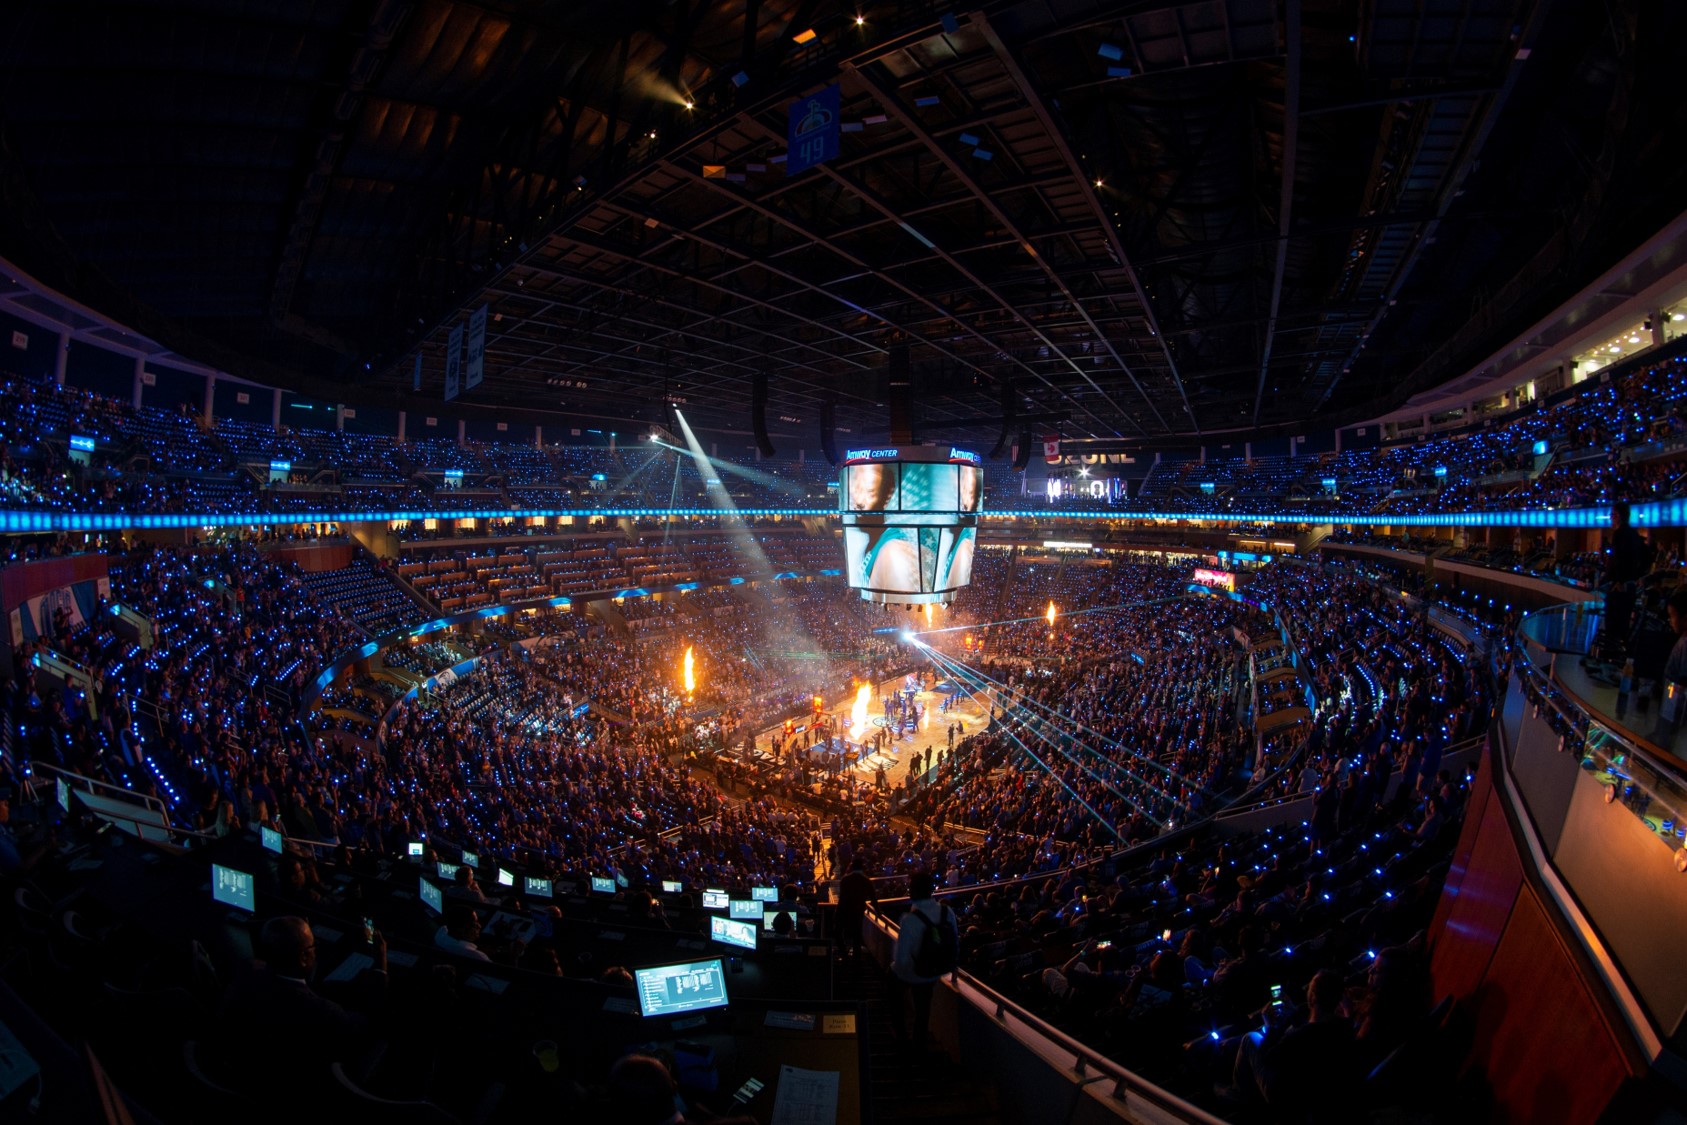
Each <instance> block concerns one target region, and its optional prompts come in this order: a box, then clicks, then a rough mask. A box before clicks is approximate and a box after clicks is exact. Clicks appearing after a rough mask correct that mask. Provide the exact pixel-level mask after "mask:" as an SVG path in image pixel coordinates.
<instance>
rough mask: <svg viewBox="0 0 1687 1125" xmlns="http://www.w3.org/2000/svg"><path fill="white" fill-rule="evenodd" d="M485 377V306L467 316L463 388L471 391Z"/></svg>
mask: <svg viewBox="0 0 1687 1125" xmlns="http://www.w3.org/2000/svg"><path fill="white" fill-rule="evenodd" d="M484 378H486V306H485V305H482V306H480V308H478V309H476V310H475V311H474V312H473V313H472V314H470V316H469V361H468V363H466V364H464V366H463V389H464V390H465V391H472V390H474V389H475V388H476V387H478V386H480V381H481V380H482V379H484Z"/></svg>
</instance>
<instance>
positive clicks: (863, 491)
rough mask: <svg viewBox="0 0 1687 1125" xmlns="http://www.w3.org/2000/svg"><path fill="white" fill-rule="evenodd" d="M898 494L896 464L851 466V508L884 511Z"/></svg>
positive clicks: (855, 510)
mask: <svg viewBox="0 0 1687 1125" xmlns="http://www.w3.org/2000/svg"><path fill="white" fill-rule="evenodd" d="M895 496H896V466H895V465H851V466H850V467H849V510H850V511H853V512H882V511H884V510H885V509H886V508H889V507H890V505H891V500H892V499H893V498H894V497H895Z"/></svg>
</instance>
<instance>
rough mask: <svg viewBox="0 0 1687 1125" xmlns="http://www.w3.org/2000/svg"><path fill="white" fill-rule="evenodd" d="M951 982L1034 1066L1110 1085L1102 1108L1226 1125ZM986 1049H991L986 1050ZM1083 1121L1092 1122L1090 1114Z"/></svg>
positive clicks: (965, 984)
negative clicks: (1024, 1052) (1014, 1041)
mask: <svg viewBox="0 0 1687 1125" xmlns="http://www.w3.org/2000/svg"><path fill="white" fill-rule="evenodd" d="M869 917H870V918H871V921H872V923H873V925H874V926H875V927H876V928H877V930H878V931H879V934H880V935H881V941H882V942H886V943H889V942H894V940H895V937H896V933H897V930H898V927H897V924H896V923H895V922H892V921H890V920H889V919H887V918H884V917H882V916H869ZM949 981H950V984H951V985H952V987H953V990H954V994H955V997H956V1001H957V1003H958V1004H965V1005H967V1006H968V1007H969V1008H971V1009H973V1010H974V1011H975V1012H976V1014H977V1015H978V1017H980V1018H981V1019H983V1020H986V1021H988V1022H989V1024H990V1025H991V1026H992V1027H993V1028H995V1029H997V1030H999V1031H1000V1032H1001V1033H1002V1034H1003V1035H1006V1036H1008V1037H1011V1038H1012V1039H1014V1040H1016V1041H1017V1042H1018V1044H1019V1045H1021V1046H1022V1047H1024V1048H1026V1049H1027V1050H1028V1053H1029V1056H1030V1059H1031V1060H1034V1062H1033V1065H1041V1066H1043V1067H1046V1068H1048V1069H1049V1070H1052V1071H1056V1072H1058V1073H1059V1074H1060V1075H1061V1076H1062V1077H1064V1078H1065V1079H1066V1080H1067V1081H1068V1082H1070V1083H1072V1084H1073V1085H1074V1086H1076V1087H1078V1088H1080V1089H1083V1088H1086V1087H1088V1086H1091V1085H1093V1084H1096V1083H1104V1082H1110V1083H1111V1084H1112V1086H1111V1089H1110V1090H1108V1092H1107V1094H1106V1096H1105V1098H1101V1099H1098V1100H1100V1101H1102V1103H1103V1104H1107V1103H1108V1102H1111V1103H1115V1104H1111V1105H1108V1108H1109V1109H1110V1110H1111V1111H1112V1112H1114V1113H1116V1114H1118V1115H1119V1116H1120V1117H1123V1118H1128V1119H1134V1120H1153V1121H1181V1122H1196V1123H1198V1125H1224V1119H1223V1118H1221V1117H1218V1116H1216V1115H1214V1114H1212V1113H1209V1112H1207V1111H1206V1110H1204V1109H1202V1108H1201V1107H1200V1106H1197V1105H1194V1104H1193V1103H1191V1102H1188V1101H1185V1100H1184V1099H1182V1098H1180V1097H1178V1096H1177V1095H1176V1094H1173V1093H1171V1092H1170V1091H1168V1090H1166V1089H1165V1088H1164V1087H1162V1086H1159V1085H1157V1084H1156V1083H1154V1082H1151V1081H1149V1080H1148V1079H1146V1078H1144V1077H1142V1075H1140V1074H1137V1073H1136V1072H1135V1071H1133V1070H1131V1069H1129V1068H1128V1067H1125V1066H1122V1065H1120V1064H1119V1063H1117V1062H1114V1061H1113V1060H1112V1059H1109V1058H1108V1057H1107V1056H1106V1055H1104V1054H1102V1053H1101V1052H1099V1051H1097V1050H1096V1049H1095V1048H1093V1047H1089V1046H1086V1045H1085V1044H1083V1043H1080V1042H1079V1041H1078V1040H1076V1039H1074V1038H1072V1037H1071V1036H1070V1035H1067V1034H1066V1033H1065V1032H1063V1031H1061V1030H1060V1029H1059V1028H1057V1027H1055V1026H1053V1025H1052V1024H1049V1023H1047V1022H1046V1021H1044V1020H1043V1019H1041V1018H1040V1017H1038V1016H1037V1015H1035V1014H1033V1013H1032V1012H1030V1011H1028V1010H1026V1009H1025V1008H1023V1007H1021V1006H1020V1005H1019V1004H1017V1003H1015V1002H1014V1001H1012V1000H1010V999H1008V998H1007V997H1006V996H1003V995H1002V994H1001V993H1000V992H997V991H996V990H995V989H993V988H991V987H990V986H989V985H987V984H985V983H984V982H983V981H981V980H979V979H978V978H977V977H975V976H973V975H972V974H971V973H969V972H967V971H966V970H964V969H962V970H957V971H956V972H955V973H954V974H953V975H952V976H951V977H950V978H949ZM957 1022H959V1021H957ZM968 1030H969V1031H970V1029H968ZM966 1042H967V1043H968V1045H969V1050H970V1049H971V1048H973V1047H975V1046H980V1044H979V1042H978V1039H977V1037H976V1036H975V1035H972V1034H968V1035H967V1037H966ZM985 1049H986V1050H988V1047H987V1045H985ZM990 1053H992V1054H994V1053H996V1052H990ZM1031 1085H1032V1086H1033V1087H1035V1088H1037V1089H1044V1088H1046V1087H1044V1086H1042V1085H1041V1084H1037V1083H1032V1084H1031ZM1133 1103H1136V1104H1133ZM1078 1116H1079V1114H1077V1113H1074V1114H1072V1117H1073V1119H1076V1118H1077V1117H1078ZM1084 1116H1085V1118H1086V1119H1087V1116H1088V1115H1084ZM1045 1119H1047V1120H1059V1119H1061V1117H1060V1115H1059V1114H1058V1113H1056V1112H1055V1111H1054V1110H1053V1109H1052V1108H1051V1109H1050V1110H1049V1112H1048V1116H1047V1117H1046V1118H1045Z"/></svg>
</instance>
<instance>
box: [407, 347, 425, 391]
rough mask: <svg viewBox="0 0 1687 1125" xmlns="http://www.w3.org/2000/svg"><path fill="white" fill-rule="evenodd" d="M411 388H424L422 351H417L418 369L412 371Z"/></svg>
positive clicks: (414, 389) (415, 389) (418, 389)
mask: <svg viewBox="0 0 1687 1125" xmlns="http://www.w3.org/2000/svg"><path fill="white" fill-rule="evenodd" d="M410 389H411V390H412V391H420V390H421V389H422V353H421V352H417V353H416V369H415V370H414V371H412V372H411V373H410Z"/></svg>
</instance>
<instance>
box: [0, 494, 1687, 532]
mask: <svg viewBox="0 0 1687 1125" xmlns="http://www.w3.org/2000/svg"><path fill="white" fill-rule="evenodd" d="M1631 511H1632V514H1633V517H1634V523H1635V525H1636V526H1638V527H1681V526H1684V525H1687V498H1679V499H1674V500H1657V501H1651V502H1649V503H1645V504H1636V505H1634V506H1633V507H1632V509H1631ZM739 514H740V515H742V516H746V517H761V516H782V517H791V518H804V517H827V518H830V517H833V516H836V515H837V512H836V510H835V509H832V508H743V509H740V510H739ZM720 515H721V512H720V510H719V509H717V508H515V509H512V508H477V509H470V510H461V511H459V510H438V511H415V510H410V511H393V512H381V511H367V512H352V511H332V512H288V513H254V512H229V513H224V512H199V513H192V514H177V513H141V514H131V513H122V512H58V511H37V510H22V511H18V510H13V511H0V532H6V533H27V532H57V531H123V530H129V529H163V528H217V527H260V526H274V525H276V524H302V523H357V522H364V523H388V522H405V521H414V520H425V519H444V520H460V519H507V518H511V517H520V518H547V519H549V518H558V517H569V518H573V519H581V520H587V519H591V518H593V517H596V518H601V519H614V518H627V517H649V518H657V519H672V518H681V517H692V516H707V517H719V516H720ZM981 515H982V517H983V518H984V519H986V520H1033V521H1040V522H1049V523H1053V522H1062V521H1065V522H1071V521H1075V520H1077V521H1094V520H1155V521H1162V522H1165V521H1169V522H1174V523H1190V522H1201V523H1218V524H1260V525H1265V526H1271V525H1276V524H1289V525H1306V524H1313V523H1333V524H1346V525H1351V526H1357V527H1385V526H1388V527H1603V526H1605V525H1606V524H1608V523H1609V522H1610V519H1611V509H1610V508H1609V507H1607V506H1600V507H1594V508H1540V509H1532V510H1527V511H1481V512H1438V513H1419V514H1416V515H1374V514H1354V515H1336V514H1318V515H1317V516H1311V515H1309V514H1308V513H1306V512H1277V513H1238V512H1156V511H1136V510H1130V511H1127V510H1122V509H1106V508H1087V509H1069V510H1063V511H1051V510H1048V509H1035V508H1032V509H1019V510H1008V511H993V512H983V513H981Z"/></svg>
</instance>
